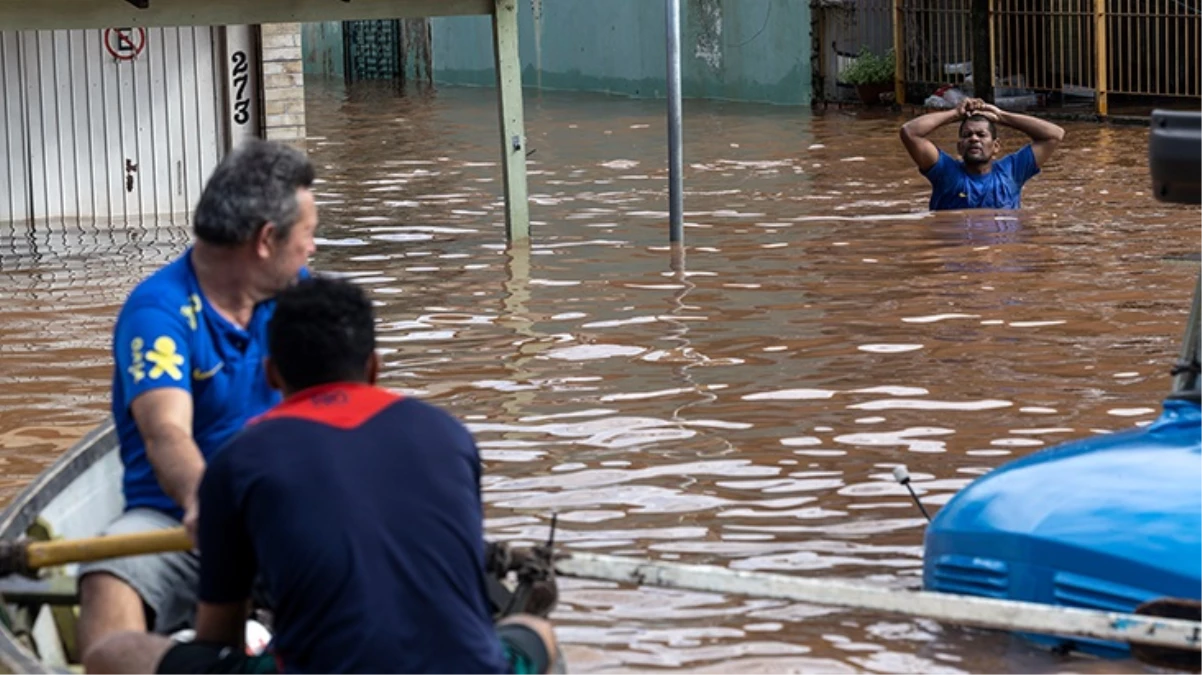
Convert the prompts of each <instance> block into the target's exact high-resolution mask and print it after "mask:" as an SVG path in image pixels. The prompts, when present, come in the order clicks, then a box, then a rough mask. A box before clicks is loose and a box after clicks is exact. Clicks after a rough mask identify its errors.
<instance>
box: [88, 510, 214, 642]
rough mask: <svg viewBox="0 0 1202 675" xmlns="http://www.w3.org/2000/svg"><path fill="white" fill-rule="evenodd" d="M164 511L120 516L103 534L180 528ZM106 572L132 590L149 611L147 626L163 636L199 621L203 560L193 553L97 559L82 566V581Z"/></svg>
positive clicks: (176, 521) (133, 512)
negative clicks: (92, 574) (197, 602)
mask: <svg viewBox="0 0 1202 675" xmlns="http://www.w3.org/2000/svg"><path fill="white" fill-rule="evenodd" d="M179 526H180V522H179V521H178V520H176V519H174V518H172V517H171V516H168V515H167V514H165V513H162V512H161V511H155V510H154V509H146V508H135V509H130V510H129V511H126V512H125V513H123V514H121V516H120V517H118V518H117V519H116V520H114V521H113V522H112V523H110V524H109V526H108V527H107V528H105V530H104V532H103V533H102V534H129V533H133V532H146V531H150V530H164V529H168V528H172V527H179ZM92 572H107V573H109V574H112V575H113V576H115V577H117V578H119V579H121V580H122V581H124V582H125V583H127V584H129V585H130V586H132V587H133V589H134V590H135V591H137V593H138V595H139V596H141V598H142V602H143V603H144V604H145V606H146V607H147V609H149V612H148V615H147V617H146V625H147V626H148V627H149V628H150V629H151V630H152V631H154V632H156V633H160V634H164V635H165V634H169V633H173V632H175V631H177V630H179V629H181V628H188V627H191V626H192V624H193V623H195V619H196V592H197V588H198V587H199V585H200V558H198V557H197V556H196V554H194V553H192V552H190V551H181V552H177V553H159V554H154V555H139V556H133V557H126V558H113V559H111V560H98V561H95V562H90V563H83V564H81V565H80V566H79V578H81V579H82V578H83V576H84V575H85V574H90V573H92Z"/></svg>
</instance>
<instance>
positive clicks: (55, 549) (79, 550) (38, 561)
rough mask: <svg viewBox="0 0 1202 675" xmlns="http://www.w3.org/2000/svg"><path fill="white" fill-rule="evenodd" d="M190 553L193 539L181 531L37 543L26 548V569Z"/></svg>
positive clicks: (180, 529) (175, 529)
mask: <svg viewBox="0 0 1202 675" xmlns="http://www.w3.org/2000/svg"><path fill="white" fill-rule="evenodd" d="M191 549H192V539H191V538H190V537H188V533H187V532H186V531H184V528H183V527H175V528H171V529H168V530H152V531H150V532H134V533H131V534H111V535H106V536H103V537H87V538H84V539H60V540H57V541H36V542H29V543H28V544H26V545H25V561H24V562H25V566H26V567H28V568H29V569H38V568H39V567H52V566H54V565H66V564H68V563H78V562H88V561H92V560H104V559H106V558H122V557H126V556H135V555H144V554H147V553H169V552H172V551H188V550H191Z"/></svg>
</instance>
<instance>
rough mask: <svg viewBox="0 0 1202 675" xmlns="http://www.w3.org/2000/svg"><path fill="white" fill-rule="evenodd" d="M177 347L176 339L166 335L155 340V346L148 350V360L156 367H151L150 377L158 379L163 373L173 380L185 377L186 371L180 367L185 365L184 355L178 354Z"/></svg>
mask: <svg viewBox="0 0 1202 675" xmlns="http://www.w3.org/2000/svg"><path fill="white" fill-rule="evenodd" d="M135 339H136V338H135ZM175 349H176V347H175V340H172V339H171V338H169V337H167V336H166V335H164V336H162V337H160V338H157V339H156V340H155V341H154V348H153V349H151V350H150V351H148V352H146V360H147V361H149V362H151V363H153V364H154V368H151V369H150V379H152V380H157V379H159V378H160V377H162V376H163V373H166V374H167V375H168V376H169V377H170V378H171V379H173V380H182V379H184V373H183V371H181V370H180V369H179V367H180V366H182V365H184V357H183V355H182V354H177V353H176V351H175Z"/></svg>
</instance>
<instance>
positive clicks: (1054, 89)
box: [811, 0, 1202, 114]
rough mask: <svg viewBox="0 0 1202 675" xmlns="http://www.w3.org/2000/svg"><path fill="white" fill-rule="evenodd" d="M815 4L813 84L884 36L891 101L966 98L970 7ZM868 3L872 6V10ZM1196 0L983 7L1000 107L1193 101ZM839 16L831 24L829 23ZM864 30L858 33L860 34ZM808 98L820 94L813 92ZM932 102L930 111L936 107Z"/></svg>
mask: <svg viewBox="0 0 1202 675" xmlns="http://www.w3.org/2000/svg"><path fill="white" fill-rule="evenodd" d="M884 1H886V0H842V2H839V1H838V0H822V1H821V2H819V1H818V0H815V3H814V4H812V5H811V7H813V8H815V9H814V11H815V12H816V18H815V21H814V24H815V26H816V29H818V30H819V32H820V33H821V37H822V43H821V44H818V45H816V49H815V51H819V50H821V51H822V52H823V53H822V54H821V55H820V57H821V58H822V63H823V72H822V75H823V76H824V77H825V78H826V79H827V80H828V84H827V87H826V89H827V92H828V93H829V91H830V90H831V87H830V85H829V82H837V81H838V70H839V68H840V66H841V65H844V64H845V63H846V61H847V58H848V55H849V53H852V54H854V52H855V51H858V48H854V49H849V48H848V46H849V44H855V45H862V44H869V45H870V46H871V47H872V48H873V50H874V51H877V52H878V53H881V52H883V51H884V48H883V47H882V46H881V45H880V44H879V42H876V41H875V40H866V39H864V38H863V37H861V34H863V33H864V32H865V31H866V30H870V31H871V35H873V36H877V35H883V34H885V33H886V32H888V33H891V34H892V45H893V48H894V51H895V53H896V54H897V55H898V58H899V61H898V68H897V71H898V72H897V79H898V82H897V85H898V86H897V93H898V96H899V97H900V100H902V101H903V102H907V103H915V104H922V103H925V102H930V97H931V96H932V95H933V94H935V93H936V92H938V91H939V90H940V89H941V88H944V87H947V86H949V85H950V86H953V87H958V88H961V89H962V90H963V91H964V92H965V93H971V91H972V60H973V40H972V33H971V30H970V26H971V18H972V0H887V1H888V2H889V3H890V6H889V7H883V6H881V4H880V3H882V2H884ZM873 3H876V4H873ZM1200 6H1202V0H988V7H989V17H988V19H989V21H988V25H989V41H990V50H989V54H990V65H991V69H992V71H993V85H994V95H995V98H996V99H997V100H998V103H999V105H1002V104H1003V103H1009V104H1011V105H1012V106H1013V107H1017V108H1024V107H1026V108H1029V107H1044V106H1052V105H1056V106H1065V107H1073V106H1080V107H1085V108H1091V109H1093V110H1095V111H1097V112H1099V113H1101V114H1106V113H1107V112H1108V109H1109V106H1110V103H1111V100H1112V99H1111V97H1112V96H1121V97H1123V98H1124V99H1125V100H1127V101H1129V102H1132V103H1133V104H1138V102H1139V101H1140V100H1144V101H1150V100H1152V99H1163V98H1177V99H1191V98H1192V99H1199V98H1202V68H1200V63H1202V12H1200ZM831 7H837V8H838V9H839V18H838V20H834V19H832V18H831V16H832V12H833V10H832V9H831ZM866 26H867V27H870V28H865V27H866ZM815 91H816V92H817V91H819V89H818V88H817V87H816V88H815ZM934 103H938V102H937V101H935V102H934Z"/></svg>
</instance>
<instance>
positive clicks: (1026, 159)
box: [922, 144, 1039, 211]
mask: <svg viewBox="0 0 1202 675" xmlns="http://www.w3.org/2000/svg"><path fill="white" fill-rule="evenodd" d="M922 173H923V175H924V176H926V177H927V180H929V181H930V182H931V203H930V209H931V210H932V211H944V210H953V209H1017V208H1019V207H1020V206H1021V205H1022V190H1023V185H1024V184H1025V183H1026V182H1027V181H1028V180H1030V179H1031V177H1032V176H1034V175H1036V174H1037V173H1039V165H1038V164H1036V162H1035V151H1034V150H1032V149H1031V146H1030V144H1027V145H1024V146H1023V147H1022V148H1019V150H1018V152H1014V153H1011V154H1009V155H1006V156H1005V157H1003V158H1001V159H999V160H997V161H996V162H994V163H993V166H992V167H991V169H990V171H989V173H987V174H983V175H979V176H978V175H976V174H972V173H969V172H968V171H967V170H966V169H965V168H964V162H961V161H960V160H958V159H954V158H953V157H952V156H951V155H949V154H947V153H946V152H944V151H942V150H940V151H939V159H938V160H937V161H936V162H935V164H934V166H932V167H931V168H929V169H927V170H926V171H924V172H922Z"/></svg>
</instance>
